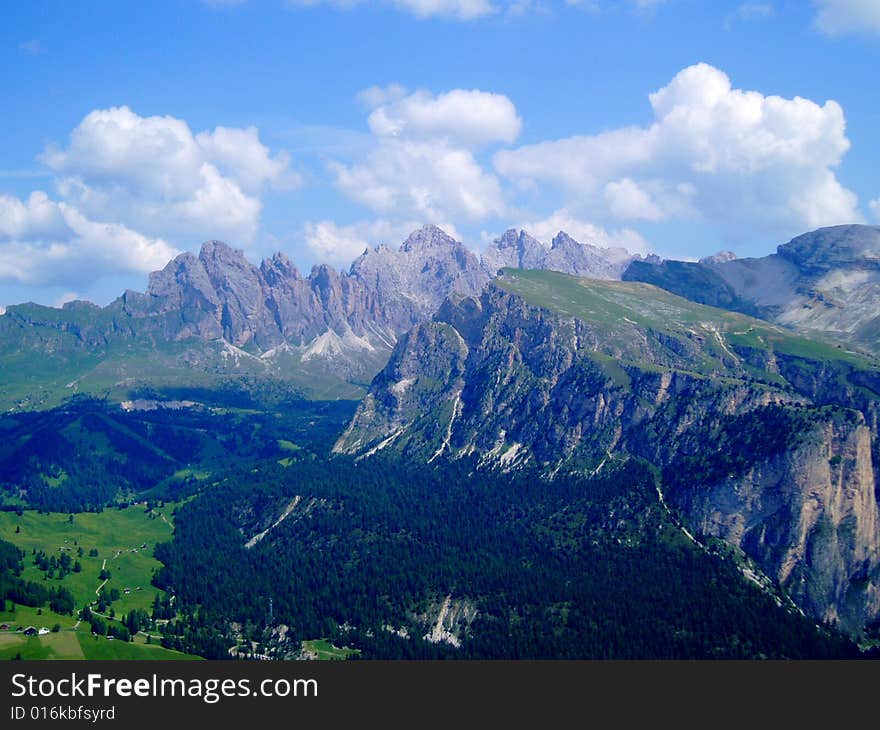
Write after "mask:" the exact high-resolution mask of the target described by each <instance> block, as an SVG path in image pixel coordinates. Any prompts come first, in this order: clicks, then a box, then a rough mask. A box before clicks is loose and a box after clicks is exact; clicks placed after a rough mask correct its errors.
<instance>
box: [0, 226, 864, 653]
mask: <svg viewBox="0 0 880 730" xmlns="http://www.w3.org/2000/svg"><path fill="white" fill-rule="evenodd" d="M817 235H819V234H817ZM825 235H826V234H824V233H823V234H822V236H825ZM854 235H855V234H853V233H852V231H849V232H848V233H847V236H848V238H846V239H845V240H846V242H847V243H846V247H844V249H842V250H844V251H845V252H846V251H848V253H846V254H845V255H844V254H840V255H839V256H838V258H837V259H834V260H833V263H834V266H839V267H843V268H846V267H847V266H849V265H850V264H851V262H852V261H853V260H854V259H855V260H857V263H856V264H852V265H862V264H860V263H858V261H861V259H860V258H859V257H862V253H860V251H861V249H858V247H857V246H856V244H855V243H853V241H854V240H855V239H854V238H853V236H854ZM864 235H865V236H867V237H868V239H870V236H871V235H872V234H871V230H867V231H865V232H864ZM822 236H819V239H817V240H819V241H820V243H821V241H825V240H826V239H825V238H822ZM856 238H858V236H856ZM859 240H861V239H859ZM823 245H824V244H823ZM847 247H848V248H847ZM784 248H785V247H780V250H783V249H784ZM789 248H790V250H791V251H797V252H799V253H798V256H800V257H801V259H798V260H799V261H801V260H804V261H805V260H807V259H808V258H809V257H808V256H807V254H806V253H804V250H805V249H804V244H803V242H802V241H801V242H798V243H797V245H795V242H793V244H792V245H790V247H789ZM857 249H858V250H857ZM785 250H789V249H785ZM838 253H839V252H838ZM780 255H781V254H780ZM792 255H793V254H792ZM816 256H818V254H815V255H814V256H813V258H814V259H815V258H816ZM823 257H824V258H823V260H826V261H828V260H830V259H829V258H828V255H827V253H826V254H823ZM841 257H842V258H841ZM791 260H793V259H792V256H789V261H790V262H791ZM810 260H812V259H810ZM848 262H849V263H848ZM729 263H730V262H729V260H728V259H723V260H722V259H719V260H717V261H713V262H707V263H703V264H699V265H696V264H695V265H693V266H685V265H684V262H662V261H660V260H659V259H657V258H656V257H653V258H652V257H641V256H630V255H629V254H627V253H626V252H625V251H622V250H620V249H609V248H602V247H599V246H591V245H589V244H581V243H578V242H577V241H574V239H572V238H570V237H569V236H567V235H565V234H563V233H560V234H559V235H558V236H556V237H555V238H554V239H553V241H552V243H551V244H550V245H549V246H544V244H541V243H540V242H538V241H537V240H535V239H533V238H531V237H530V236H528V235H527V234H526V233H525V232H523V231H520V232H517V231H508V232H507V233H506V234H504V236H502V237H501V238H499V239H497V240H496V241H495V242H493V244H492V245H491V246H490V247H489V248H488V249H487V250H486V251H485V252H484V254H483V257H482V259H478V258H477V257H476V256H474V254H472V253H471V252H469V251H468V250H467V249H465V248H464V247H463V246H462V244H460V243H459V242H457V241H455V240H454V239H452V238H451V237H449V236H447V235H446V234H445V233H443V232H442V231H440V230H439V229H438V228H436V227H432V226H425V227H423V228H422V229H419V230H418V231H415V232H414V233H413V234H412V235H411V236H409V237H408V238H407V239H406V241H404V243H403V244H402V245H401V246H400V248H399V249H397V250H395V249H392V248H390V247H388V246H379V247H376V248H375V249H368V250H367V251H366V252H365V253H364V254H363V255H362V256H361V257H359V258H358V259H357V260H356V261H355V262H354V263H353V264H352V267H351V269H350V270H349V272H347V273H344V272H337V271H335V270H332V269H330V268H329V267H320V266H319V267H315V268H314V269H313V270H312V272H311V273H310V274H309V275H308V276H306V277H303V276H302V275H301V274H299V272H298V271H296V269H295V267H293V266H292V264H290V262H289V261H287V260H286V259H285V258H284V257H283V256H282V255H277V256H275V257H273V258H271V259H267V260H265V261H263V262H262V263H261V264H260V265H259V266H254V265H252V264H250V263H249V262H248V261H247V260H246V259H245V258H244V256H243V254H242V253H241V252H238V251H235V250H234V249H232V248H230V247H228V246H226V245H224V244H221V243H219V242H216V241H210V242H207V243H206V244H204V245H203V247H202V250H201V252H200V254H199V255H198V256H194V255H192V254H183V255H181V256H179V257H177V258H176V259H174V260H173V261H172V262H170V263H169V264H168V265H167V266H166V267H165V268H164V269H163V270H162V271H159V272H156V273H154V274H153V275H152V276H151V278H150V286H149V289H148V291H147V292H146V293H138V292H126V293H125V294H124V295H123V296H122V297H120V298H119V299H118V300H116V301H115V302H114V303H112V304H111V305H109V306H108V307H104V308H99V307H94V306H93V305H89V304H87V303H83V302H74V303H71V304H67V305H65V306H64V307H63V308H61V309H54V308H47V307H37V306H36V305H19V306H13V307H10V308H8V310H7V312H6V313H5V314H4V315H2V316H0V374H2V375H3V376H4V380H3V381H2V387H0V404H2V405H3V413H2V414H0V436H2V438H0V496H2V504H0V508H2V511H0V540H2V541H3V542H2V543H0V546H2V548H3V550H2V555H3V557H4V561H5V562H4V564H3V570H2V571H0V572H2V577H0V587H2V589H3V594H4V596H6V600H7V601H14V602H15V604H16V605H15V612H14V614H13V612H12V611H6V612H5V613H3V614H2V615H0V621H2V622H6V623H8V624H12V625H13V626H19V625H24V624H25V623H26V624H27V625H28V626H31V625H33V626H34V627H37V628H41V627H43V626H44V625H46V626H47V628H48V629H49V631H48V632H47V633H45V634H44V635H39V634H38V635H36V636H32V637H25V636H23V635H21V634H19V633H18V632H16V631H14V630H13V631H11V632H10V631H9V630H7V631H6V632H5V633H4V632H0V641H2V642H3V643H0V656H3V657H6V658H13V657H15V656H16V655H18V654H20V655H21V656H22V658H29V657H34V658H37V657H41V658H52V657H69V658H94V657H98V656H101V657H111V656H112V657H119V658H132V659H136V658H143V657H146V656H148V655H152V654H155V655H156V657H157V658H158V657H159V656H162V657H163V658H184V657H205V658H209V659H228V658H230V657H236V658H243V659H247V658H251V659H315V658H317V659H346V658H347V659H387V658H421V659H440V658H444V659H445V658H465V659H501V658H505V659H506V658H511V659H512V658H518V659H523V658H550V657H552V658H565V659H574V658H616V659H636V658H642V659H645V658H678V659H695V658H701V659H706V658H738V659H744V658H789V659H794V658H856V657H865V656H873V654H874V652H875V650H874V649H873V648H872V647H873V645H874V644H875V643H876V642H877V639H878V638H880V633H878V632H880V510H878V501H877V497H876V495H877V492H878V475H880V438H878V433H880V361H878V360H877V359H876V357H875V355H874V354H873V351H872V349H871V348H870V347H867V346H866V341H864V340H860V339H858V338H846V337H841V336H840V331H838V330H836V329H833V328H832V329H829V330H828V331H827V332H825V331H823V332H819V333H818V334H817V332H816V331H815V327H814V326H813V325H811V326H810V327H806V326H804V327H801V326H800V325H798V326H797V327H794V326H789V325H790V324H791V323H790V322H788V321H787V320H785V319H784V317H782V316H781V315H778V312H777V313H776V314H774V312H776V310H773V311H771V310H768V309H766V308H762V306H763V305H762V306H758V305H757V304H755V305H754V306H752V305H751V304H748V305H747V304H743V302H746V301H747V300H746V299H745V298H743V297H744V296H745V295H744V294H743V291H745V290H739V289H735V288H734V289H724V290H723V291H721V289H718V287H716V279H715V278H713V277H716V274H717V275H718V276H720V274H718V272H717V271H715V270H716V269H717V268H718V267H719V266H727V265H728V264H729ZM678 264H681V265H678ZM749 265H750V266H751V264H749ZM755 265H756V266H757V264H755ZM773 265H775V264H773ZM792 265H794V264H792ZM646 267H653V268H650V269H646ZM694 267H696V268H694ZM713 267H714V268H713ZM554 268H555V269H562V270H561V271H560V270H551V269H554ZM645 271H651V272H653V273H656V274H657V276H656V277H654V278H653V283H652V282H648V281H642V280H636V279H649V278H651V277H648V276H647V275H644V276H643V274H644V272H645ZM681 272H685V273H686V274H687V276H690V277H696V278H695V279H688V281H696V282H699V284H698V285H695V286H696V288H698V289H699V288H700V287H703V288H707V287H708V288H707V290H706V291H704V292H703V293H702V294H701V296H700V297H697V296H696V295H694V294H693V293H692V292H690V291H685V290H684V288H683V286H682V285H679V284H678V283H676V282H678V281H679V280H680V277H681V276H683V274H682V273H681ZM695 272H696V273H695ZM707 272H708V273H707ZM711 272H715V273H711ZM658 285H659V286H658ZM661 286H662V287H665V288H661ZM731 286H732V285H731ZM711 287H715V288H714V289H712V288H711ZM701 291H702V290H701ZM712 291H715V292H716V294H718V295H717V296H710V294H711V292H712ZM718 292H721V293H718ZM724 292H726V293H724ZM682 293H683V294H685V296H681V295H680V294H682ZM696 299H702V300H705V302H701V301H695V300H696ZM786 311H787V310H786ZM777 315H778V316H777ZM811 321H812V320H811ZM814 324H815V323H814ZM31 362H33V363H34V364H33V366H32V367H31V366H30V363H31ZM14 597H17V598H18V599H19V600H15V598H14ZM4 607H6V606H4ZM123 619H124V620H123ZM38 624H39V626H38ZM56 624H57V625H58V631H55V632H53V631H51V629H52V627H53V626H55V625H56ZM93 631H94V633H95V634H97V637H96V636H93ZM132 637H133V638H134V641H129V640H128V639H129V638H132ZM148 638H149V643H147V641H148Z"/></svg>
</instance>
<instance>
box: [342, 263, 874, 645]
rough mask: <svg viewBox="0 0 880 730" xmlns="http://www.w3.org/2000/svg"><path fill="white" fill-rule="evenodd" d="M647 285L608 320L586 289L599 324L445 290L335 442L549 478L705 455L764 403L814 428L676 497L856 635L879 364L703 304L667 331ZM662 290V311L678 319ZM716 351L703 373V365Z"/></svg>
mask: <svg viewBox="0 0 880 730" xmlns="http://www.w3.org/2000/svg"><path fill="white" fill-rule="evenodd" d="M499 281H503V280H499ZM564 285H565V282H564V281H562V280H561V279H560V280H559V281H557V282H555V283H554V282H553V281H549V282H547V283H546V288H545V289H543V290H542V291H540V292H539V293H538V299H539V300H542V301H552V299H550V297H549V295H557V294H558V292H559V291H560V289H561V287H562V286H564ZM586 286H587V285H586V284H585V287H586ZM603 286H605V287H606V288H608V289H609V291H611V292H612V293H614V292H617V290H618V289H620V292H623V293H624V294H626V293H627V292H630V290H629V289H626V288H625V287H626V285H622V284H617V283H609V284H605V285H603ZM636 287H641V288H634V289H632V291H631V293H632V295H633V298H632V299H631V300H630V301H632V302H633V304H632V306H634V307H636V309H634V310H632V311H629V312H627V311H626V310H623V311H621V310H620V309H617V308H616V306H615V307H612V308H611V309H610V310H609V311H610V312H611V314H612V316H611V317H608V316H607V314H608V313H606V312H605V311H604V310H603V309H601V306H602V305H601V304H600V302H599V300H598V299H597V298H596V297H595V295H594V294H592V292H593V291H595V289H596V286H595V285H591V286H590V287H589V290H588V291H587V292H586V293H585V295H584V296H585V297H587V299H586V301H588V302H589V305H588V311H590V312H591V316H590V317H589V318H579V317H577V316H572V315H571V314H568V313H567V312H569V311H573V308H572V306H571V304H570V303H569V302H568V301H566V302H565V303H564V304H560V305H559V306H562V307H563V309H564V311H565V312H566V313H559V312H558V311H557V310H555V309H549V308H547V307H546V306H542V305H537V304H534V303H532V302H531V301H530V300H528V299H526V298H525V297H523V296H519V295H516V294H512V293H510V292H508V291H505V290H504V289H503V288H501V287H500V286H499V285H498V284H490V286H489V287H487V289H486V290H484V292H483V294H482V295H481V296H480V297H479V298H476V299H474V298H465V299H455V300H453V299H450V300H449V301H447V302H446V303H445V304H444V305H443V306H442V307H441V309H440V310H439V312H438V314H437V315H436V316H435V319H434V321H432V322H427V323H423V324H420V325H418V326H417V327H415V328H414V329H413V330H411V331H410V332H409V333H408V334H407V335H405V336H403V337H402V338H401V339H400V340H399V342H398V344H397V347H396V348H395V351H394V353H393V354H392V357H391V360H390V361H389V363H388V365H387V367H386V368H385V369H384V370H383V371H382V372H381V373H380V374H379V375H378V376H377V377H376V378H375V379H374V381H373V383H372V386H371V388H370V391H369V394H368V396H367V398H366V399H365V400H364V402H363V403H362V405H361V407H360V408H359V409H358V412H357V413H356V414H355V417H354V418H353V420H352V422H351V423H350V425H349V427H348V429H347V430H346V432H345V433H344V434H343V435H342V436H341V437H340V439H339V441H338V442H337V444H336V446H335V451H337V452H339V453H346V454H351V455H355V456H357V457H360V458H365V457H369V456H372V455H373V454H375V453H377V452H380V451H392V452H398V453H400V454H402V455H404V456H406V457H407V458H411V459H416V460H422V461H425V462H431V461H433V460H435V459H438V458H452V459H456V458H462V457H476V458H477V460H478V461H479V462H480V463H482V464H484V465H491V466H493V467H495V468H500V469H515V468H518V467H520V466H522V465H531V466H534V467H537V468H538V470H539V471H541V472H543V473H544V474H545V475H548V476H551V477H552V475H553V474H555V473H557V472H558V471H559V470H567V469H574V470H580V471H595V470H597V469H601V468H602V467H603V465H604V464H606V462H607V460H609V459H612V460H613V459H625V458H628V457H630V456H638V457H641V458H645V459H648V460H649V461H651V462H653V463H654V464H656V465H657V466H658V467H659V468H660V469H661V470H663V469H664V468H665V467H672V465H674V464H676V463H678V462H677V461H676V459H677V458H678V457H679V456H680V455H681V454H684V455H686V454H689V453H695V454H702V453H704V454H706V455H707V456H711V455H712V453H713V449H714V447H713V444H712V443H711V439H710V437H709V435H711V434H712V433H715V431H716V430H717V429H718V428H720V427H721V426H722V425H723V424H725V423H728V420H727V419H732V418H738V419H743V420H742V421H741V422H742V423H743V424H744V425H745V426H744V427H749V426H748V424H750V423H752V424H753V426H751V427H753V428H762V427H763V426H762V424H763V423H764V421H763V420H762V418H764V417H765V416H763V415H762V414H765V413H766V412H767V409H773V408H777V409H778V408H784V409H792V412H793V413H796V414H798V418H802V419H803V421H802V422H803V423H806V424H809V427H808V430H805V431H804V432H803V433H795V434H794V438H793V439H792V441H791V445H789V446H784V447H780V450H779V451H776V452H774V453H772V454H770V455H769V456H763V455H759V456H752V457H751V459H752V463H750V464H749V465H748V467H747V468H745V469H740V470H738V471H736V472H735V473H734V474H731V475H730V476H729V477H725V478H722V479H721V480H720V481H718V479H717V477H711V476H710V477H707V478H706V479H707V480H708V481H706V483H703V482H702V481H700V482H693V481H688V480H685V481H684V486H681V485H679V486H671V487H670V489H669V490H668V492H667V494H666V501H667V503H668V504H669V505H671V506H674V507H676V508H677V509H678V510H679V512H680V514H682V515H684V516H685V518H686V522H687V524H689V525H690V526H691V529H693V530H696V531H699V532H700V533H702V534H703V535H706V536H709V535H711V536H715V537H720V538H722V539H724V540H727V541H729V542H731V543H733V544H735V545H737V546H738V547H740V548H742V549H743V550H744V551H745V552H746V553H747V554H748V555H749V556H750V557H751V558H753V559H754V560H755V561H756V562H757V563H758V565H759V566H760V567H761V569H762V570H763V571H764V572H765V573H766V574H767V575H769V576H771V577H773V578H774V579H775V580H776V581H777V582H778V583H779V584H780V585H781V586H783V587H784V588H785V589H786V591H787V592H788V594H789V595H790V596H791V597H792V598H793V599H794V600H795V602H796V603H797V605H798V606H800V607H801V608H802V609H803V610H804V611H805V612H807V613H808V614H809V615H811V616H814V617H815V618H816V619H827V620H829V621H832V622H836V623H837V624H838V625H839V626H840V627H841V628H843V629H845V630H848V631H852V632H853V633H856V634H857V633H859V632H860V631H862V629H863V628H864V627H865V626H866V624H868V623H870V622H871V621H873V620H875V619H876V618H877V617H878V616H880V579H878V575H880V513H878V505H877V498H876V496H875V489H876V487H877V484H878V482H877V478H878V468H877V467H878V454H880V448H878V443H880V436H878V428H877V424H878V403H880V383H878V379H877V377H876V375H875V374H873V371H871V370H870V369H869V370H866V371H864V373H861V372H860V371H850V370H848V368H850V367H851V366H850V365H849V364H847V362H848V361H843V362H840V361H835V360H833V359H829V360H823V359H822V357H824V355H822V356H817V357H819V358H820V359H819V360H816V361H815V362H808V363H806V362H805V360H804V358H803V356H802V355H800V354H797V355H789V354H786V353H785V352H783V351H782V348H776V349H775V350H774V348H773V347H770V348H769V349H764V348H763V347H756V346H754V345H745V346H744V345H741V344H737V343H738V342H740V340H738V339H737V338H738V337H739V336H741V335H742V334H743V333H745V332H748V331H751V330H749V329H748V328H749V322H754V320H746V319H745V318H739V319H734V320H731V322H732V326H731V327H730V329H728V330H726V332H722V330H721V329H720V327H721V326H722V325H721V324H719V323H718V322H712V321H709V320H707V319H705V318H708V317H710V316H712V315H711V313H709V312H707V311H706V310H703V309H694V310H687V311H686V312H685V315H684V316H683V317H682V319H681V322H683V323H684V327H685V328H684V329H683V330H678V331H675V330H668V331H663V330H661V329H658V328H657V326H656V325H655V324H654V323H648V322H645V321H642V322H639V321H637V319H636V317H637V316H638V315H637V314H635V312H636V311H642V310H640V309H639V307H641V306H642V305H640V304H638V302H639V301H641V302H643V304H645V302H644V297H647V296H650V292H649V291H648V289H647V287H643V286H642V285H636ZM622 296H623V295H620V296H616V298H615V299H614V300H613V301H615V302H623V301H626V300H625V299H623V298H622ZM664 297H666V298H662V299H659V300H658V302H660V303H661V305H662V307H663V308H664V310H663V311H669V312H671V313H672V314H673V316H679V315H675V314H674V310H673V309H672V308H671V307H672V306H673V304H674V303H671V302H670V300H669V299H668V295H665V294H664ZM695 327H696V328H698V329H694V328H695ZM688 328H690V329H691V336H690V337H688V338H686V339H682V338H681V337H680V334H681V332H687V331H688ZM698 330H699V331H698ZM677 332H678V334H677ZM703 333H705V334H703ZM737 333H739V334H737ZM728 337H729V338H730V339H729V340H728V339H727V338H728ZM762 337H764V335H760V336H759V337H758V340H757V341H758V342H760V341H761V338H762ZM827 351H828V350H826V352H827ZM798 352H801V350H798ZM828 357H832V356H830V355H829V356H828ZM706 358H711V359H712V360H713V362H714V364H712V365H710V366H709V367H710V368H711V372H712V373H713V374H712V375H711V376H710V377H707V376H706V375H705V374H703V373H699V372H696V371H694V363H696V362H700V361H703V362H708V361H707V359H706ZM757 368H760V369H761V370H763V371H764V372H765V373H766V375H756V369H757ZM841 368H842V369H841ZM847 372H850V373H851V375H843V373H847ZM800 422H801V421H798V423H800ZM737 423H739V421H737ZM805 428H806V427H805ZM690 450H693V451H690ZM707 473H709V474H710V475H711V474H712V473H713V472H711V471H710V472H707ZM724 473H725V474H727V471H725V472H724Z"/></svg>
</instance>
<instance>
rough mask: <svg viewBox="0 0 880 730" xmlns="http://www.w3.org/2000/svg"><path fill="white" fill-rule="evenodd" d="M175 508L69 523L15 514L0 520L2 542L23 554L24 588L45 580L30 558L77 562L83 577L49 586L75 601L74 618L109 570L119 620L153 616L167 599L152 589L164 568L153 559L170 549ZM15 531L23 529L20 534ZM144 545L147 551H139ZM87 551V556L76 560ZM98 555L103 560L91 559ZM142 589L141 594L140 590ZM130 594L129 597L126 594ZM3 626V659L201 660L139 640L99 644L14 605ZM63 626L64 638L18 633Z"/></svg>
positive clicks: (0, 614)
mask: <svg viewBox="0 0 880 730" xmlns="http://www.w3.org/2000/svg"><path fill="white" fill-rule="evenodd" d="M173 508H174V505H167V506H165V507H162V508H159V509H157V510H154V511H153V512H152V513H151V514H147V513H146V511H145V506H144V505H134V506H132V507H128V508H127V509H121V510H120V509H107V510H105V511H104V512H100V513H92V512H84V513H77V514H75V515H74V517H73V522H72V523H71V522H70V516H69V515H67V514H61V513H56V512H52V513H49V514H41V513H39V512H36V511H33V510H28V511H25V512H24V513H23V514H22V515H21V516H18V515H16V514H15V513H14V512H0V538H2V539H4V540H8V541H9V542H12V543H13V544H15V545H17V546H18V547H19V548H21V549H22V550H24V551H25V553H26V554H25V558H24V565H25V568H24V570H23V571H22V577H23V578H25V579H26V580H32V581H44V580H45V575H46V574H45V573H44V572H43V571H41V570H40V569H39V568H38V567H37V566H36V565H34V564H33V556H32V551H33V550H37V551H40V550H42V551H43V552H45V553H46V554H47V555H53V554H54V555H56V556H57V555H59V554H60V553H61V552H62V551H63V550H69V551H70V552H71V557H73V558H74V559H75V560H79V561H80V563H81V564H82V571H81V572H79V573H70V574H69V575H67V576H65V577H64V578H63V579H61V580H59V579H57V578H53V579H49V580H48V581H47V582H50V583H54V584H60V585H62V586H64V587H65V588H67V589H68V590H69V591H70V592H71V593H73V595H74V597H75V599H76V606H77V610H79V608H81V607H82V606H84V605H85V604H86V603H90V602H92V601H94V600H95V599H96V597H97V594H96V590H97V589H98V587H99V586H100V585H101V583H102V581H101V580H100V578H99V574H100V572H101V569H102V566H104V565H105V564H106V568H107V570H109V571H110V573H111V577H110V580H108V581H107V584H106V590H109V589H110V588H111V587H113V588H118V589H119V592H120V594H121V596H120V598H119V600H117V601H114V602H113V609H114V611H115V614H116V617H117V618H119V617H121V616H122V615H123V614H125V613H128V612H129V611H131V610H132V609H135V608H141V609H145V610H148V611H149V609H150V607H151V605H152V602H153V599H154V597H155V595H156V594H157V593H158V594H160V595H162V596H164V592H163V591H160V590H159V589H158V588H155V587H153V586H152V585H150V581H151V580H152V577H153V573H154V572H155V571H156V570H157V569H158V568H159V567H160V565H161V564H160V563H159V561H158V560H156V559H155V558H154V557H153V548H154V547H155V545H156V543H157V542H163V541H167V540H169V539H170V538H171V535H172V531H173V517H172V514H171V512H172V510H173ZM16 528H20V531H19V532H16ZM145 544H146V545H147V547H146V548H142V547H141V546H142V545H145ZM80 547H82V548H83V555H82V556H81V557H80V556H78V554H77V551H78V548H80ZM92 549H96V550H97V551H98V555H97V556H96V557H95V556H90V555H89V551H90V550H92ZM138 587H140V590H138ZM126 588H127V589H128V590H129V593H125V589H126ZM0 624H9V629H7V630H5V631H0V659H13V658H15V657H16V655H19V654H20V655H21V657H22V659H135V660H137V659H196V658H198V657H192V656H189V655H187V654H183V653H181V652H177V651H171V650H169V649H164V648H162V647H161V646H160V645H159V643H158V640H156V641H155V643H151V644H146V643H145V642H146V637H145V636H144V635H143V634H139V635H137V636H136V637H135V640H134V642H130V643H129V642H124V641H119V640H118V639H108V638H107V637H104V636H100V637H95V636H93V635H92V634H91V630H90V626H89V625H88V624H81V623H79V622H78V621H77V619H76V617H75V616H62V615H59V614H56V613H53V612H52V611H50V610H49V609H48V608H32V607H30V606H22V605H17V606H16V607H15V611H8V610H7V611H0ZM56 624H58V625H59V626H60V631H58V632H57V633H49V634H46V635H44V636H30V637H26V636H24V635H23V634H22V633H20V632H17V631H16V629H18V628H26V627H28V626H34V627H35V628H37V629H39V628H43V627H45V628H47V629H51V628H52V627H53V626H55V625H56Z"/></svg>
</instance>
